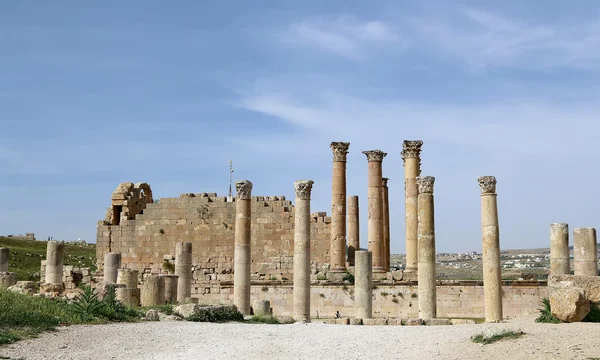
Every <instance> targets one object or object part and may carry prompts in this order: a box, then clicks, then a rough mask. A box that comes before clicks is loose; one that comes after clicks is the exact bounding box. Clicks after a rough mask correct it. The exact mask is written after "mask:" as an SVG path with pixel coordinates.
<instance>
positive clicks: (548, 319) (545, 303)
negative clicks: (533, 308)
mask: <svg viewBox="0 0 600 360" xmlns="http://www.w3.org/2000/svg"><path fill="white" fill-rule="evenodd" d="M538 310H539V312H540V316H538V317H537V319H535V322H537V323H551V324H558V323H560V320H559V319H558V318H557V317H556V316H554V315H552V311H551V309H550V300H549V299H548V298H543V299H542V308H541V309H538Z"/></svg>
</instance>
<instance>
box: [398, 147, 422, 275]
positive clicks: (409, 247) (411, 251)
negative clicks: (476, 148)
mask: <svg viewBox="0 0 600 360" xmlns="http://www.w3.org/2000/svg"><path fill="white" fill-rule="evenodd" d="M422 145H423V141H421V140H404V143H403V150H402V158H403V159H404V200H405V204H404V208H405V225H404V226H405V234H406V268H405V270H406V271H408V272H415V271H417V263H418V261H419V259H418V249H419V245H418V226H419V219H418V216H417V213H418V212H417V210H418V209H417V206H418V205H417V199H418V195H419V190H418V185H417V180H416V178H417V176H419V175H420V174H421V159H420V153H421V146H422Z"/></svg>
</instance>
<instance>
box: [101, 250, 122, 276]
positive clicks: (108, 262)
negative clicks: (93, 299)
mask: <svg viewBox="0 0 600 360" xmlns="http://www.w3.org/2000/svg"><path fill="white" fill-rule="evenodd" d="M120 268H121V253H118V252H110V253H107V254H106V255H104V283H112V284H116V283H117V274H118V271H119V269H120Z"/></svg>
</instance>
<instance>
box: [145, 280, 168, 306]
mask: <svg viewBox="0 0 600 360" xmlns="http://www.w3.org/2000/svg"><path fill="white" fill-rule="evenodd" d="M164 303H165V278H164V277H162V276H158V275H148V277H146V280H145V281H144V284H143V285H142V306H143V307H145V306H155V305H163V304H164Z"/></svg>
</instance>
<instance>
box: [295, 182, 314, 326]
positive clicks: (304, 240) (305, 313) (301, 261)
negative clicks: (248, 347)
mask: <svg viewBox="0 0 600 360" xmlns="http://www.w3.org/2000/svg"><path fill="white" fill-rule="evenodd" d="M313 184H314V181H312V180H297V181H295V182H294V189H295V192H296V209H295V212H296V213H295V216H294V304H293V317H294V319H295V320H296V321H307V322H310V192H311V190H312V186H313Z"/></svg>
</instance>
